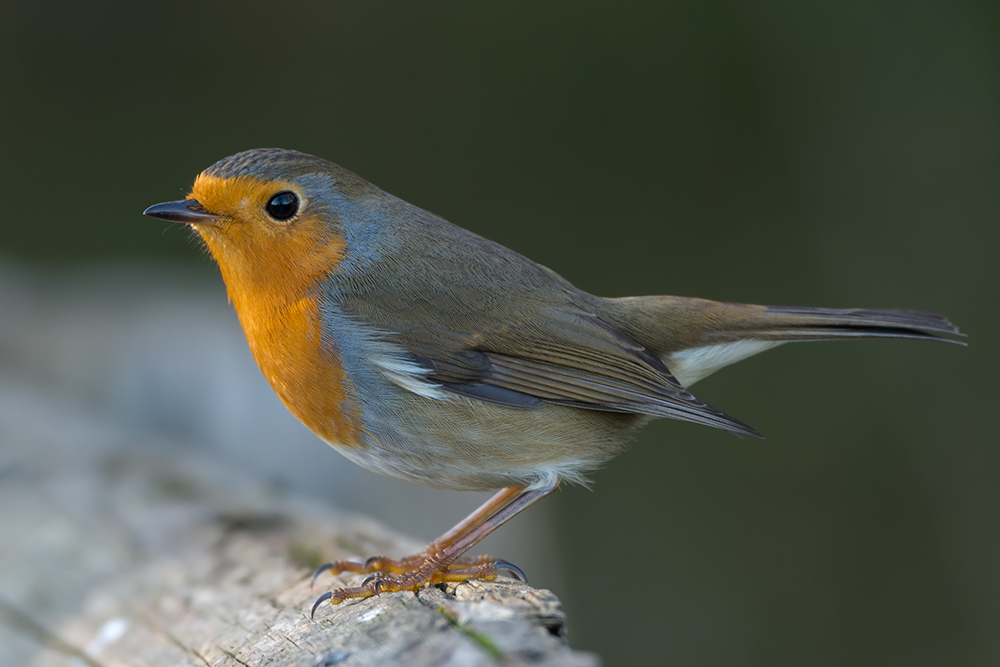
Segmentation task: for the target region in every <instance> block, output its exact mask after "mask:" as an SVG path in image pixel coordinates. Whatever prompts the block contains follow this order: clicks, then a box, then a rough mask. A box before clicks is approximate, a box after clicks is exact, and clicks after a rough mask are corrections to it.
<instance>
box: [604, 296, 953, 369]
mask: <svg viewBox="0 0 1000 667" xmlns="http://www.w3.org/2000/svg"><path fill="white" fill-rule="evenodd" d="M606 303H607V304H608V305H609V309H608V312H609V313H610V314H612V317H613V318H614V319H615V321H613V322H611V324H614V325H615V326H618V327H619V328H621V329H622V331H624V332H625V333H627V334H629V335H630V336H632V338H633V339H635V340H636V341H637V342H638V343H640V344H641V345H643V347H645V348H646V349H647V350H649V351H650V352H652V353H654V354H656V355H657V356H659V357H660V358H661V359H663V362H664V363H665V364H666V365H667V368H669V369H670V372H671V373H673V374H674V376H675V377H676V378H677V380H678V381H679V382H680V383H681V384H682V385H684V386H685V387H688V386H690V385H691V384H693V383H695V382H697V381H698V380H700V379H702V378H704V377H707V376H709V375H711V374H712V373H714V372H715V371H717V370H719V369H720V368H723V367H725V366H728V365H729V364H732V363H735V362H737V361H740V360H742V359H746V358H747V357H750V356H753V355H754V354H757V353H758V352H763V351H764V350H768V349H770V348H772V347H777V346H778V345H781V344H782V343H787V342H792V341H800V340H830V339H835V338H920V339H926V340H937V341H944V342H949V343H959V344H963V345H964V343H962V342H961V341H958V340H955V339H954V338H947V337H945V336H949V335H951V336H960V335H961V334H960V333H959V331H958V328H957V327H955V326H954V325H953V324H952V323H951V322H949V321H948V320H947V319H946V318H944V317H942V316H940V315H934V314H931V313H922V312H917V311H911V310H860V309H858V310H853V309H852V310H847V309H844V310H840V309H835V308H799V307H794V306H754V305H746V304H737V303H721V302H718V301H708V300H705V299H689V298H684V297H672V296H648V297H629V298H624V299H607V300H606Z"/></svg>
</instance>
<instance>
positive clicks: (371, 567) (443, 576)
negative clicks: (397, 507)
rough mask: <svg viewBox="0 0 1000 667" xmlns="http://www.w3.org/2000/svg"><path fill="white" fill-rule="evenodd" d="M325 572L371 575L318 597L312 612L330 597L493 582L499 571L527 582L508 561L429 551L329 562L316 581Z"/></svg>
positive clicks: (338, 598)
mask: <svg viewBox="0 0 1000 667" xmlns="http://www.w3.org/2000/svg"><path fill="white" fill-rule="evenodd" d="M324 572H329V573H331V574H340V573H341V572H355V573H358V574H367V575H368V576H367V577H365V580H364V581H363V582H362V583H361V585H360V586H355V587H352V588H341V589H338V590H335V591H331V592H328V593H324V594H323V595H321V596H319V598H317V599H316V602H315V603H314V604H313V608H312V614H311V615H315V614H316V609H317V608H318V607H319V605H320V604H322V603H323V602H325V601H327V600H329V601H330V604H340V603H341V602H343V601H344V600H349V599H352V598H367V597H371V596H373V595H378V594H379V593H388V592H392V591H415V590H417V589H419V588H422V587H424V586H429V585H434V584H440V583H444V582H451V583H454V582H461V581H466V580H468V579H480V580H482V581H493V580H494V579H496V578H497V576H499V572H509V573H510V574H511V575H513V576H514V578H515V579H518V580H520V581H523V582H525V583H527V581H528V579H527V577H525V576H524V572H522V571H521V569H520V568H519V567H517V566H516V565H514V564H512V563H508V562H507V561H505V560H497V559H495V558H491V557H489V556H474V557H465V558H454V559H451V560H450V562H446V561H445V560H443V559H442V558H441V557H440V556H439V555H437V554H428V553H421V554H416V555H414V556H406V557H405V558H400V559H392V558H386V557H385V556H374V557H372V558H369V559H368V560H366V561H365V562H364V563H359V562H356V561H349V560H340V561H336V562H334V563H327V564H326V565H322V566H320V567H319V568H317V569H316V571H315V572H314V573H313V577H312V580H313V582H315V581H316V578H317V577H318V576H319V575H321V574H323V573H324Z"/></svg>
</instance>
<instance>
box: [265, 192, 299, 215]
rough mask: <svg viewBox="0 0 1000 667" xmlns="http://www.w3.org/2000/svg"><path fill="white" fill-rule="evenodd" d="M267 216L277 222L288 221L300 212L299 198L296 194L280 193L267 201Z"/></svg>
mask: <svg viewBox="0 0 1000 667" xmlns="http://www.w3.org/2000/svg"><path fill="white" fill-rule="evenodd" d="M264 208H265V209H267V214H268V215H269V216H271V217H272V218H274V219H275V220H288V219H289V218H291V217H292V216H293V215H295V214H296V213H297V212H298V210H299V198H298V197H297V196H296V195H295V193H294V192H288V191H287V190H285V191H284V192H279V193H278V194H276V195H274V196H273V197H271V198H270V199H268V200H267V206H265V207H264Z"/></svg>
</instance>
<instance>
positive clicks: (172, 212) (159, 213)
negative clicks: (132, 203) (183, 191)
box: [142, 199, 221, 225]
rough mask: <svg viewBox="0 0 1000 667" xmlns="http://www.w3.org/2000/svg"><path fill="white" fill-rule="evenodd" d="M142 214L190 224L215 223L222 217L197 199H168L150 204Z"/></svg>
mask: <svg viewBox="0 0 1000 667" xmlns="http://www.w3.org/2000/svg"><path fill="white" fill-rule="evenodd" d="M142 214H143V215H149V216H152V217H154V218H160V219H161V220H169V221H170V222H185V223H187V224H189V225H214V224H216V223H217V222H218V221H219V220H220V219H221V218H220V217H219V216H217V215H214V214H212V213H209V212H208V211H206V210H205V209H203V208H202V207H201V204H200V203H198V200H197V199H182V200H180V201H168V202H167V203H165V204H157V205H156V206H150V207H149V208H147V209H146V210H145V211H143V212H142Z"/></svg>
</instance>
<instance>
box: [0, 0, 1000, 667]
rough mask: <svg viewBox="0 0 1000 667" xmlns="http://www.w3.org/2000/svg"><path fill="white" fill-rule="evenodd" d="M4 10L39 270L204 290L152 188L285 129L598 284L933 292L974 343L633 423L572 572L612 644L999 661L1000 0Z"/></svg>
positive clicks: (787, 351) (569, 553) (565, 530)
mask: <svg viewBox="0 0 1000 667" xmlns="http://www.w3.org/2000/svg"><path fill="white" fill-rule="evenodd" d="M2 14H3V20H2V21H0V53H2V57H0V84H2V90H3V93H2V95H0V126H2V127H3V128H4V132H3V133H2V135H0V146H2V155H3V161H2V163H0V170H2V180H3V182H5V183H7V186H6V195H5V197H4V200H5V201H6V202H7V205H6V207H5V215H4V224H3V229H2V232H0V254H2V255H3V256H4V258H5V259H6V260H7V261H13V262H16V263H18V264H20V265H22V266H27V267H42V270H46V271H47V270H53V271H55V270H67V269H68V270H71V271H72V270H76V267H80V270H85V267H89V266H91V265H93V264H95V263H106V264H121V263H122V262H123V261H127V262H132V263H134V264H136V265H140V264H142V263H146V262H150V261H152V260H157V261H159V260H165V259H170V260H176V261H178V262H188V263H196V264H198V266H200V267H201V269H202V271H203V273H204V279H205V280H206V281H209V282H211V281H217V280H218V278H217V276H215V275H214V273H213V271H212V269H211V267H210V265H209V263H208V261H207V260H206V259H205V258H204V257H203V255H202V254H201V253H200V251H199V250H198V249H197V248H196V247H195V246H194V244H192V242H191V241H190V239H189V237H188V235H187V234H186V233H184V232H183V231H182V230H175V229H172V228H169V226H168V225H165V224H163V223H159V222H156V221H152V220H148V219H142V218H141V217H140V215H139V214H140V212H141V211H142V210H143V208H144V207H146V206H148V205H150V204H153V203H156V202H160V201H166V200H170V199H176V198H180V197H181V196H183V195H184V194H185V193H186V188H187V187H189V185H190V183H191V181H192V179H193V177H194V175H195V174H196V173H197V172H198V171H200V170H201V169H203V168H205V167H206V166H208V165H209V164H211V163H213V162H214V161H216V160H217V159H219V158H221V157H224V156H226V155H228V154H230V153H233V152H236V151H239V150H243V149H246V148H251V147H260V146H282V147H287V148H296V149H298V150H302V151H306V152H310V153H314V154H316V155H320V156H323V157H326V158H328V159H331V160H333V161H335V162H337V163H339V164H342V165H344V166H345V167H347V168H349V169H351V170H353V171H356V172H357V173H359V174H360V175H362V176H363V177H365V178H367V179H368V180H370V181H372V182H373V183H375V184H377V185H379V186H380V187H382V188H383V189H385V190H387V191H389V192H391V193H393V194H395V195H398V196H400V197H403V198H404V199H407V200H409V201H411V202H413V203H415V204H417V205H420V206H422V207H424V208H427V209H430V210H432V211H434V212H436V213H438V214H440V215H442V216H444V217H445V218H447V219H449V220H451V221H452V222H455V223H457V224H460V225H462V226H464V227H466V228H468V229H471V230H473V231H476V232H478V233H480V234H482V235H484V236H487V237H489V238H492V239H494V240H496V241H499V242H501V243H504V244H505V245H508V246H510V247H513V248H515V249H517V250H519V251H520V252H522V253H524V254H526V255H528V256H530V257H532V258H533V259H535V260H537V261H539V262H541V263H543V264H545V265H547V266H549V267H551V268H552V269H554V270H556V271H558V272H559V273H561V274H562V275H563V276H565V277H566V278H568V279H570V280H572V281H573V282H574V283H576V284H577V285H578V286H580V287H582V288H584V289H587V290H589V291H592V292H596V293H598V294H602V295H606V296H618V295H629V294H645V293H670V294H682V295H691V296H702V297H708V298H715V299H721V300H727V301H747V302H757V303H774V304H789V305H822V306H841V307H876V308H877V307H900V308H911V309H922V310H929V311H935V312H942V313H946V314H947V315H949V316H950V317H951V318H952V319H953V321H955V322H956V323H957V324H959V325H960V326H961V327H962V329H963V330H964V331H965V332H967V333H968V334H969V335H970V339H969V342H970V343H971V347H969V348H967V349H962V348H960V347H958V346H944V345H931V344H926V343H916V342H910V341H895V342H886V341H868V342H859V343H852V344H846V343H829V344H823V345H799V346H793V347H786V348H782V349H780V350H778V351H775V352H770V353H768V354H765V355H762V356H761V357H758V358H754V359H752V360H750V361H747V362H744V363H743V364H740V365H738V366H737V367H735V368H732V369H729V370H727V371H725V372H724V373H720V374H719V375H718V376H714V377H712V378H710V379H709V380H706V381H705V382H704V383H703V384H701V385H699V386H698V387H697V392H696V393H698V395H699V396H700V397H702V398H704V399H705V400H707V401H709V402H711V403H713V404H715V405H717V406H719V407H720V408H722V409H723V410H725V411H726V412H728V413H730V414H732V415H734V416H736V417H738V418H740V419H743V420H746V421H748V422H749V423H751V424H752V425H753V426H755V427H756V428H757V429H759V430H760V431H761V432H763V433H764V434H765V435H766V436H767V438H768V439H767V440H764V441H750V440H739V439H736V438H734V437H732V436H729V435H727V434H725V433H721V432H714V431H711V430H708V429H704V428H699V427H695V426H691V425H689V424H680V423H666V422H659V423H655V424H654V425H652V426H651V427H650V428H648V429H646V430H645V431H644V432H643V434H642V437H641V438H640V439H639V441H638V442H637V443H636V445H635V446H634V447H633V448H632V449H631V450H630V451H629V452H628V453H626V454H624V455H623V456H621V457H619V458H618V459H617V460H615V461H613V462H612V463H610V464H609V465H608V466H607V468H606V469H605V470H602V471H601V472H599V473H598V474H596V475H595V477H594V480H595V484H594V486H593V490H592V491H588V490H586V489H581V488H571V489H564V490H563V491H562V492H560V493H559V494H557V496H556V497H555V499H554V500H553V499H550V500H548V501H547V502H548V503H551V504H552V506H553V507H554V508H555V512H556V521H555V525H556V529H555V530H556V537H557V545H558V551H559V552H558V554H557V555H556V556H554V557H553V558H555V559H557V561H558V562H559V563H560V564H561V566H562V577H561V581H562V583H561V589H557V590H556V592H557V593H558V594H559V595H560V596H561V597H562V599H563V600H564V602H565V606H566V608H567V611H568V613H569V615H570V641H571V643H572V645H573V646H574V647H576V648H584V649H591V650H595V651H597V652H599V653H600V654H601V655H602V656H603V657H604V659H605V660H606V662H607V663H608V664H612V665H617V664H622V665H641V664H663V665H673V664H676V665H689V664H700V665H802V664H811V665H844V664H852V665H894V664H898V665H903V664H905V665H940V664H949V665H960V664H968V665H973V664H987V663H994V664H995V663H996V662H997V661H1000V633H998V632H997V628H1000V556H998V542H1000V476H998V472H1000V452H998V448H997V446H996V445H997V442H996V440H997V439H996V436H995V435H994V434H995V432H996V428H995V426H994V422H995V419H996V413H997V411H998V409H1000V401H998V398H1000V392H998V389H997V383H996V380H995V375H996V372H997V370H998V364H997V361H998V359H997V357H998V354H997V345H996V336H995V333H994V332H995V331H996V330H997V324H998V323H997V319H998V316H997V302H998V297H1000V289H998V287H1000V270H998V259H997V254H998V250H1000V232H998V224H997V223H998V214H1000V190H998V184H1000V181H998V176H1000V160H998V155H1000V154H998V149H1000V131H998V130H1000V51H998V49H1000V5H997V4H996V3H994V2H986V1H983V2H971V1H958V2H922V1H919V0H917V1H911V2H890V1H887V0H882V1H874V2H811V3H799V2H762V3H752V2H738V1H719V2H695V1H692V0H683V1H675V2H614V3H612V2H606V3H591V2H505V3H499V2H492V3H467V2H419V3H418V2H400V1H397V2H351V3H348V2H324V3H301V2H285V3H280V4H279V5H274V4H271V3H261V2H255V1H250V2H242V3H221V2H203V1H199V2H167V3H155V4H153V3H151V4H148V5H147V4H136V3H126V2H120V3H117V4H116V3H110V2H101V1H96V2H87V3H71V2H62V3H9V5H8V6H6V7H5V8H4V10H3V12H2ZM164 230H166V231H164ZM137 270H138V269H137ZM213 284H214V283H213ZM224 307H225V306H224V304H223V303H222V302H221V300H220V303H219V308H224ZM234 344H237V345H244V343H243V341H242V340H235V341H234ZM317 446H318V445H317ZM423 537H430V535H427V536H423ZM538 583H541V584H542V585H545V583H546V582H538Z"/></svg>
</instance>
